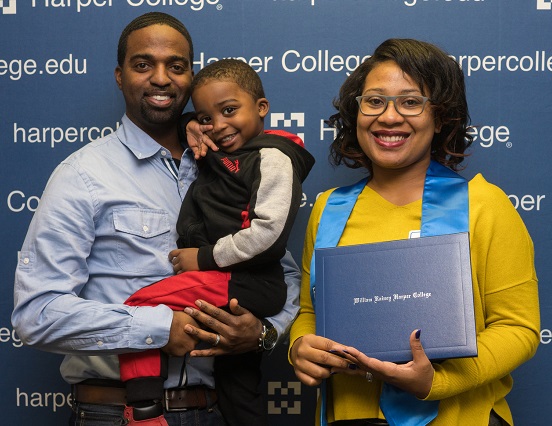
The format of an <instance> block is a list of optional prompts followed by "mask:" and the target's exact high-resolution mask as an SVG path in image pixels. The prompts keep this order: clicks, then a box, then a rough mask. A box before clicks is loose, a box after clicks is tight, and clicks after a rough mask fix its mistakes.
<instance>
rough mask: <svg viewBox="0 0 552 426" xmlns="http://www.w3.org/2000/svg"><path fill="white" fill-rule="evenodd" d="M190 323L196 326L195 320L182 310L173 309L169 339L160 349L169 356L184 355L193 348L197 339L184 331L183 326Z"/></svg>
mask: <svg viewBox="0 0 552 426" xmlns="http://www.w3.org/2000/svg"><path fill="white" fill-rule="evenodd" d="M190 325H193V326H197V322H195V321H194V319H193V318H192V317H190V316H189V315H187V314H185V313H184V312H178V311H175V312H174V313H173V320H172V324H171V331H170V334H169V341H168V342H167V344H166V345H165V346H163V347H162V348H161V350H162V351H163V352H165V353H166V354H168V355H170V356H184V355H186V354H187V353H188V352H190V351H191V350H192V349H194V348H195V346H196V345H197V343H198V342H199V340H198V339H197V338H196V337H195V336H193V335H190V334H187V333H186V332H185V328H186V327H188V326H190Z"/></svg>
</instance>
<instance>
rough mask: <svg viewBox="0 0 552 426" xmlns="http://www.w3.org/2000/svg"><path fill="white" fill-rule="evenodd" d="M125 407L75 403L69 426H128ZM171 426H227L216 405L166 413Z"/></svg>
mask: <svg viewBox="0 0 552 426" xmlns="http://www.w3.org/2000/svg"><path fill="white" fill-rule="evenodd" d="M123 410H124V407H123V406H115V405H97V404H80V403H75V404H74V406H73V413H72V414H71V418H70V420H69V426H122V425H125V424H126V420H125V418H124V417H123ZM164 415H165V419H166V420H167V423H168V424H169V425H170V426H226V423H225V422H224V419H223V418H222V415H221V414H220V411H219V409H218V406H217V405H216V404H215V405H214V406H213V407H211V408H205V409H202V410H186V411H172V412H165V414H164Z"/></svg>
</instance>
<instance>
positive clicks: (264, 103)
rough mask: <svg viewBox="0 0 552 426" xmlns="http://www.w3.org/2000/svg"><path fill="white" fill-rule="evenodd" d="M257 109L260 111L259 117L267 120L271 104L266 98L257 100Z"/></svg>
mask: <svg viewBox="0 0 552 426" xmlns="http://www.w3.org/2000/svg"><path fill="white" fill-rule="evenodd" d="M257 108H258V109H259V116H260V117H261V118H265V117H266V115H267V114H268V110H269V109H270V103H269V102H268V99H266V98H260V99H257Z"/></svg>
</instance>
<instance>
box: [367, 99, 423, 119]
mask: <svg viewBox="0 0 552 426" xmlns="http://www.w3.org/2000/svg"><path fill="white" fill-rule="evenodd" d="M389 101H393V105H394V106H395V109H396V110H397V112H398V113H399V114H401V115H405V116H409V115H419V114H421V113H422V112H423V111H424V106H425V102H426V98H424V97H423V96H379V95H373V96H359V99H358V103H359V106H360V111H361V112H362V113H363V114H366V115H379V114H383V112H384V111H385V110H386V109H387V106H388V103H389Z"/></svg>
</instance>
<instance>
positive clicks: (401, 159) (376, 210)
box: [289, 39, 540, 425]
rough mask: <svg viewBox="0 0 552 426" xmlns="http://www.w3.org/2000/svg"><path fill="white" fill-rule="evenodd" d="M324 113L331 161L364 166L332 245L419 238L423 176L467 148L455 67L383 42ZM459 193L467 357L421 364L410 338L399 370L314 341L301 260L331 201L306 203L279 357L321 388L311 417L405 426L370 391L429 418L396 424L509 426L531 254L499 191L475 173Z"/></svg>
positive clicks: (430, 53)
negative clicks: (285, 356)
mask: <svg viewBox="0 0 552 426" xmlns="http://www.w3.org/2000/svg"><path fill="white" fill-rule="evenodd" d="M334 104H335V106H336V108H337V109H338V111H339V113H337V114H336V115H334V116H333V117H332V118H331V119H330V122H331V123H332V124H333V125H334V126H335V127H336V128H337V130H338V134H337V137H336V139H335V141H334V142H333V143H332V146H331V157H332V160H333V162H334V163H335V164H336V165H339V164H341V163H343V164H345V165H346V166H348V167H351V168H359V167H364V168H366V170H367V174H368V180H367V184H366V185H365V186H363V187H362V189H361V192H360V194H359V195H358V198H357V199H356V203H355V204H354V208H353V210H352V212H351V214H350V216H349V218H348V220H347V221H346V225H345V228H344V230H343V232H342V234H341V235H340V238H339V240H338V242H337V245H352V244H364V243H374V242H381V241H389V240H398V239H406V238H409V237H410V236H411V235H413V234H416V233H417V231H419V230H420V229H421V228H422V223H421V221H422V205H423V196H424V185H425V183H426V173H427V172H428V169H429V168H431V167H433V166H432V165H435V167H441V166H440V165H442V166H446V167H448V168H449V169H452V170H456V169H457V168H458V165H459V164H460V163H461V162H462V160H463V159H464V157H465V150H466V149H467V148H468V147H469V145H470V144H471V136H470V135H469V134H467V132H466V130H467V126H468V124H469V114H468V108H467V102H466V96H465V85H464V77H463V73H462V71H461V70H460V68H459V66H458V64H457V63H456V62H454V60H452V59H451V58H450V57H449V56H448V55H447V54H445V53H444V52H443V51H441V50H440V49H439V48H437V47H435V46H433V45H431V44H428V43H424V42H420V41H416V40H398V39H392V40H388V41H386V42H384V43H383V44H381V45H380V46H379V47H378V48H377V49H376V51H375V52H374V55H373V56H372V57H371V58H370V59H368V60H366V61H365V62H364V63H363V64H361V65H360V66H359V67H358V68H357V69H356V70H355V71H354V72H353V73H352V74H351V76H350V77H349V78H347V80H346V81H345V83H344V84H343V86H342V87H341V90H340V94H339V98H338V99H337V100H336V101H335V102H334ZM428 175H429V173H428ZM466 187H467V194H466V196H467V197H466V199H467V203H466V210H469V216H468V215H467V213H468V212H467V211H466V215H467V216H466V217H469V222H467V225H466V226H467V227H468V229H469V232H470V247H471V255H470V256H471V264H472V280H473V292H474V306H475V319H476V331H477V346H478V356H477V357H474V358H461V359H449V360H445V361H442V362H440V363H431V362H430V361H429V359H428V358H427V356H426V355H425V353H424V351H423V348H422V345H421V340H420V330H413V332H412V335H411V337H410V347H411V349H412V352H413V360H412V361H411V362H409V363H406V364H402V365H399V364H394V363H390V362H382V361H380V360H377V359H374V358H369V357H367V356H365V355H364V354H362V353H360V352H359V351H358V350H356V349H355V348H351V347H346V346H344V345H342V344H340V343H338V342H333V341H330V340H328V339H326V338H324V337H321V336H317V335H315V312H314V309H313V304H312V300H311V289H310V285H311V284H310V269H311V259H312V254H313V248H314V246H315V241H316V238H317V235H318V234H320V235H324V234H325V230H327V229H326V228H325V227H326V226H327V225H324V223H323V224H322V225H320V226H321V228H320V229H319V223H320V220H321V217H322V212H323V211H324V208H325V206H326V204H327V202H328V199H329V198H330V195H331V194H332V192H334V191H333V190H329V191H326V192H325V193H324V194H322V195H321V196H320V197H319V198H318V200H317V202H316V204H315V206H314V208H313V211H312V214H311V217H310V221H309V225H308V228H307V233H306V237H305V246H304V252H303V265H302V268H303V281H302V290H301V310H300V313H299V316H298V318H297V320H296V321H295V323H294V325H293V327H292V330H291V341H290V352H289V356H290V361H291V363H292V364H293V367H294V369H295V373H296V375H297V377H298V378H299V379H300V380H301V381H302V382H303V383H304V384H306V385H310V386H316V385H319V384H320V383H321V382H322V381H323V380H324V379H328V378H329V380H327V381H326V382H327V383H326V385H327V386H326V387H327V389H326V392H325V393H326V398H325V399H326V404H325V405H326V407H325V409H324V410H323V411H325V413H323V415H322V418H323V419H327V421H328V423H330V424H333V425H341V424H343V425H357V424H358V425H361V424H362V425H364V424H386V423H385V422H383V423H382V419H384V418H385V417H386V416H387V421H388V422H389V424H392V425H393V424H406V423H404V422H403V421H400V420H392V419H391V417H392V416H394V414H392V411H391V410H390V409H389V410H387V409H384V411H385V413H386V415H384V413H383V412H382V409H381V405H382V404H380V396H381V393H382V388H383V389H388V388H393V389H401V390H402V391H404V392H405V393H406V394H410V395H414V396H415V397H417V399H418V400H419V401H422V400H425V401H434V402H433V403H429V402H428V403H427V406H428V407H429V406H433V407H434V408H435V413H436V418H435V419H434V420H433V421H431V418H433V417H428V419H429V420H426V421H425V422H419V423H408V424H426V423H427V422H429V421H431V425H457V424H467V425H487V424H509V425H512V424H513V420H512V415H511V413H510V410H509V408H508V405H507V403H506V401H505V399H504V397H505V396H506V395H507V394H508V392H509V391H510V389H511V387H512V377H511V375H510V373H511V371H513V370H514V369H515V368H516V367H518V366H519V365H520V364H522V363H523V362H525V361H527V360H529V359H530V358H531V357H532V356H533V354H534V353H535V351H536V348H537V345H538V343H539V330H540V324H539V305H538V293H537V277H536V272H535V268H534V253H533V245H532V241H531V238H530V236H529V234H528V232H527V230H526V228H525V226H524V224H523V222H522V221H521V218H520V217H519V215H518V214H517V212H516V211H515V209H514V207H513V206H512V204H511V202H510V201H509V199H508V197H507V196H506V195H505V194H504V192H502V191H501V190H500V189H499V188H497V187H496V186H494V185H491V184H490V183H488V182H486V181H485V179H484V178H483V177H482V176H481V175H480V174H479V175H477V176H476V177H475V178H473V179H472V180H471V181H470V182H469V183H468V184H467V185H466ZM442 195H445V194H444V193H443V194H442ZM422 236H423V233H422ZM389 320H392V318H390V319H389ZM361 331H362V329H361V327H359V332H361ZM422 334H423V333H422ZM330 376H331V377H330ZM383 383H386V385H385V386H383ZM389 385H393V386H389ZM399 392H400V391H399ZM384 393H385V392H384ZM413 399H414V400H415V401H416V402H418V401H417V400H416V399H415V398H413ZM383 402H384V401H383V399H382V400H381V403H383ZM421 403H422V404H423V403H424V402H423V401H422V402H421ZM437 410H438V411H437ZM414 411H415V410H414Z"/></svg>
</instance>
